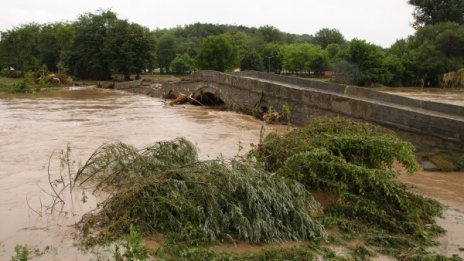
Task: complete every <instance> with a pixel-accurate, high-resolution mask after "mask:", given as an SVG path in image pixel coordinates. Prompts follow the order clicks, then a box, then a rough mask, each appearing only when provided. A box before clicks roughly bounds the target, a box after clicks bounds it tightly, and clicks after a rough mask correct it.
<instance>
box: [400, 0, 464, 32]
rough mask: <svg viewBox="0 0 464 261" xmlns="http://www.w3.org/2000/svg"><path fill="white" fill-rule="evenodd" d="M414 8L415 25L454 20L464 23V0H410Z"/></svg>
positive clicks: (421, 25) (422, 25) (418, 26)
mask: <svg viewBox="0 0 464 261" xmlns="http://www.w3.org/2000/svg"><path fill="white" fill-rule="evenodd" d="M409 4H411V5H413V6H414V7H415V9H414V14H413V16H414V19H415V20H416V21H415V22H414V27H416V28H420V27H424V26H426V25H434V24H438V23H445V22H453V23H457V24H461V25H462V24H464V1H462V0H409Z"/></svg>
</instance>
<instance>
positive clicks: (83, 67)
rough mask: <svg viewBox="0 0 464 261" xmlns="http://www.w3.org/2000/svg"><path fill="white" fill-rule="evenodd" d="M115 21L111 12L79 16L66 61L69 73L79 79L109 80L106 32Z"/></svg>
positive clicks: (114, 16) (109, 70) (115, 18)
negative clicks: (74, 36)
mask: <svg viewBox="0 0 464 261" xmlns="http://www.w3.org/2000/svg"><path fill="white" fill-rule="evenodd" d="M116 21H117V16H116V14H115V13H113V12H111V11H100V12H99V13H97V14H92V13H86V14H83V15H81V16H79V18H78V20H77V22H75V24H74V26H75V28H76V38H75V40H74V43H73V46H72V48H71V52H70V57H69V59H68V67H69V69H70V72H71V73H72V74H73V75H75V76H78V77H80V78H86V79H89V78H90V79H98V80H107V79H110V78H111V68H110V63H111V58H110V56H109V55H108V52H107V50H105V41H106V36H107V34H108V30H109V28H110V27H112V26H113V24H114V23H115V22H116Z"/></svg>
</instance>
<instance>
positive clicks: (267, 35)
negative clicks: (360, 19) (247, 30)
mask: <svg viewBox="0 0 464 261" xmlns="http://www.w3.org/2000/svg"><path fill="white" fill-rule="evenodd" d="M258 33H259V35H260V37H261V39H262V40H263V41H264V43H282V42H283V39H284V37H283V33H282V32H280V31H279V29H277V28H275V27H274V26H272V25H265V26H261V27H260V28H258Z"/></svg>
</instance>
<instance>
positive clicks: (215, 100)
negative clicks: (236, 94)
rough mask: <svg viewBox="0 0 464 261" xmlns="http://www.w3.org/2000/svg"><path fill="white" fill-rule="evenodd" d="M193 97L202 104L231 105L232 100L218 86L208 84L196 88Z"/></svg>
mask: <svg viewBox="0 0 464 261" xmlns="http://www.w3.org/2000/svg"><path fill="white" fill-rule="evenodd" d="M192 97H193V98H194V99H195V100H196V101H198V102H199V103H200V104H201V105H206V106H219V105H231V103H232V101H231V100H230V98H229V97H228V96H227V95H224V94H223V93H222V92H221V90H220V89H219V88H217V87H216V86H212V85H208V86H202V87H200V88H198V89H196V90H195V91H194V92H193V93H192Z"/></svg>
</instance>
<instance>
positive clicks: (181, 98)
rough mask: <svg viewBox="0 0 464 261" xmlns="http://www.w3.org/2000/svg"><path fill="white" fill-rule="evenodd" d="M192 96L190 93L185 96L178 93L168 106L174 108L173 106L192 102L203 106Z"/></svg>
mask: <svg viewBox="0 0 464 261" xmlns="http://www.w3.org/2000/svg"><path fill="white" fill-rule="evenodd" d="M192 95H193V93H191V94H190V95H185V94H182V93H180V94H179V95H178V96H177V97H176V98H175V99H174V100H172V101H171V102H170V103H169V105H171V106H174V105H178V104H184V103H187V102H192V103H194V104H199V105H203V104H201V102H199V101H197V100H196V99H195V98H193V96H192Z"/></svg>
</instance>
